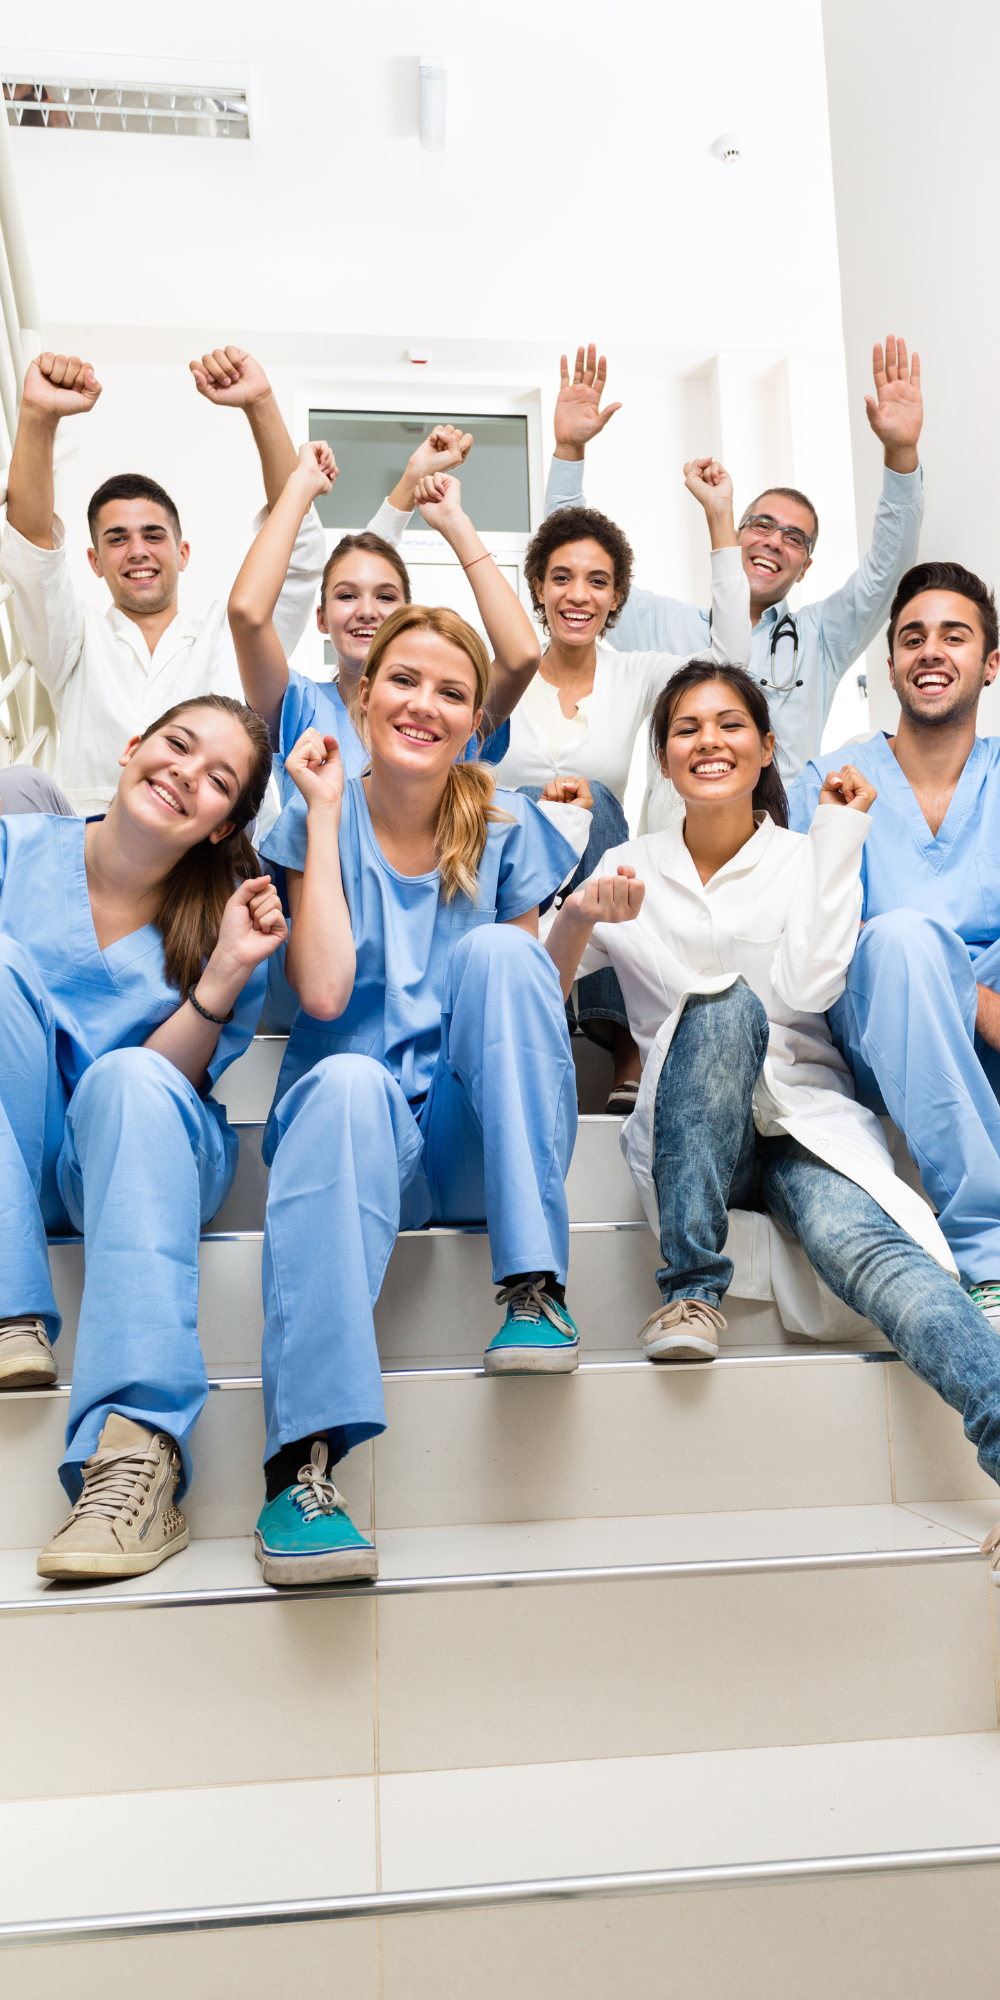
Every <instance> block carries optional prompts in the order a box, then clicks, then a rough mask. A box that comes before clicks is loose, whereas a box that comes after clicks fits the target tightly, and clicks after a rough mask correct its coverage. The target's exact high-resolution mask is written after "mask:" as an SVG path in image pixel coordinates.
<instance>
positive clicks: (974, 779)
mask: <svg viewBox="0 0 1000 2000" xmlns="http://www.w3.org/2000/svg"><path fill="white" fill-rule="evenodd" d="M876 744H877V762H878V765H879V771H880V775H881V776H882V777H884V780H885V790H886V791H887V792H888V793H890V794H891V795H892V796H893V798H894V800H895V803H896V805H897V807H898V808H899V810H900V811H901V812H902V814H903V816H904V818H905V819H906V820H907V821H908V822H909V825H910V828H911V831H912V833H913V837H914V839H915V841H916V842H917V845H918V847H921V848H922V849H923V851H924V854H925V855H926V857H927V860H928V861H929V862H930V864H931V866H932V867H933V869H934V871H935V873H938V872H939V871H940V870H941V868H942V867H943V866H944V863H945V862H946V861H947V860H948V859H949V856H950V853H951V849H952V848H953V846H954V844H955V841H956V840H957V839H958V836H959V834H960V833H961V831H962V827H963V826H964V824H965V821H966V818H967V817H968V814H969V812H970V810H971V808H972V806H973V803H974V801H975V798H976V794H977V792H978V790H979V782H980V776H981V768H982V762H983V758H984V755H985V750H984V746H983V740H982V737H980V736H977V737H976V740H975V742H974V744H973V746H972V749H971V750H970V752H969V755H968V757H967V759H966V762H965V768H964V770H963V771H962V775H961V777H960V778H959V781H958V784H957V785H956V786H955V790H954V792H953V793H952V797H951V802H950V804H949V807H948V810H947V812H946V813H945V816H944V818H943V820H942V821H941V824H940V826H939V827H938V830H937V833H932V832H931V830H930V827H929V826H928V824H927V821H926V819H925V818H924V815H923V812H922V810H921V806H920V801H919V799H918V798H917V795H916V792H915V791H914V789H913V786H912V785H911V783H910V781H909V778H908V777H907V776H906V773H905V771H904V770H903V769H902V766H901V765H900V764H899V762H898V761H897V759H896V756H895V754H894V752H893V749H892V745H891V744H890V742H889V738H888V736H887V734H886V732H885V730H882V732H881V734H880V736H879V737H878V738H876Z"/></svg>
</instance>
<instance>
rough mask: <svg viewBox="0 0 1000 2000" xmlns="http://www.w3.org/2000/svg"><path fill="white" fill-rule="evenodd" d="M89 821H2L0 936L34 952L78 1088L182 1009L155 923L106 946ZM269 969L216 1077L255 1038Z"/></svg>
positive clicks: (40, 817) (254, 980)
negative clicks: (94, 1066)
mask: <svg viewBox="0 0 1000 2000" xmlns="http://www.w3.org/2000/svg"><path fill="white" fill-rule="evenodd" d="M85 833H86V822H85V821H84V820H82V819H61V818H57V817H56V816H55V815H54V814H52V813H19V814H17V816H16V817H11V818H10V819H7V818H2V817H0V932H2V933H3V934H4V935H5V936H7V937H12V938H16V940H17V942H18V944H20V945H23V946H24V949H25V951H27V952H29V953H30V954H31V957H32V959H33V960H34V963H35V965H36V966H37V968H38V973H39V979H40V982H41V985H42V986H43V987H44V989H45V992H46V994H47V996H48V999H49V1001H50V1003H51V1006H52V1011H53V1013H54V1014H55V1018H56V1034H57V1039H56V1054H57V1059H58V1063H59V1070H60V1074H61V1076H62V1078H63V1081H64V1083H65V1085H66V1088H67V1090H68V1091H69V1092H70V1093H72V1092H73V1091H74V1090H75V1088H76V1086H77V1084H78V1082H79V1080H80V1078H81V1076H82V1075H83V1072H84V1070H85V1069H89V1067H90V1064H91V1063H92V1062H96V1060H97V1058H98V1056H103V1055H107V1053H108V1051H109V1050H110V1049H129V1048H132V1049H134V1048H139V1047H141V1046H142V1043H143V1042H145V1041H146V1040H147V1038H148V1037H149V1036H150V1035H151V1034H152V1033H153V1030H154V1029H155V1028H158V1027H159V1026H160V1024H161V1022H163V1021H167V1020H169V1018H170V1016H171V1014H175V1013H176V1012H177V1009H178V1007H179V1006H180V994H179V993H178V991H177V988H176V986H169V985H168V984H167V980H166V977H165V974H164V970H163V939H162V938H161V936H160V933H159V931H158V930H157V928H156V925H155V924H143V926H142V928H141V930H137V931H130V932H129V935H128V936H127V937H123V938H119V939H118V940H117V942H116V943H115V944H111V945H108V947H107V949H106V950H105V951H102V950H101V948H100V946H99V945H98V942H97V933H96V931H95V930H94V919H93V917H92V915H91V910H90V897H89V894H88V892H87V870H86V866H85V863H84V852H83V843H84V836H85ZM266 983H267V972H266V968H265V967H264V966H263V965H260V966H258V967H257V969H256V971H255V972H254V973H253V974H252V975H251V977H250V979H249V980H248V981H247V984H246V985H245V986H244V988H243V991H242V993H241V994H240V997H239V999H238V1000H237V1002H236V1012H235V1017H234V1019H233V1020H232V1021H231V1022H230V1023H229V1026H228V1027H225V1028H223V1030H222V1033H221V1034H220V1036H219V1040H218V1044H217V1046H216V1050H215V1054H214V1056H213V1057H212V1060H211V1062H210V1063H209V1065H208V1073H209V1076H210V1078H211V1080H212V1082H213V1083H215V1082H216V1081H217V1079H218V1078H219V1077H220V1076H221V1075H222V1072H223V1070H224V1069H226V1068H227V1067H228V1065H229V1064H230V1063H231V1062H235V1060H236V1057H237V1056H241V1055H242V1054H243V1052H244V1050H245V1049H246V1048H247V1047H248V1046H249V1044H250V1042H251V1041H252V1039H253V1034H254V1030H255V1028H256V1026H257V1022H258V1020H259V1018H260V1010H261V1007H262V1005H263V1001H264V989H265V986H266Z"/></svg>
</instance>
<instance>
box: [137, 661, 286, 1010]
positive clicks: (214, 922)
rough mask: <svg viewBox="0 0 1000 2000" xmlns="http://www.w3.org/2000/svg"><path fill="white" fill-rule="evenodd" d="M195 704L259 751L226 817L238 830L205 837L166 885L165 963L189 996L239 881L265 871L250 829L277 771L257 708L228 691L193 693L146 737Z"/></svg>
mask: <svg viewBox="0 0 1000 2000" xmlns="http://www.w3.org/2000/svg"><path fill="white" fill-rule="evenodd" d="M193 708H210V709H212V710H213V711H214V713H215V714H216V715H230V716H232V718H233V721H234V722H238V723H239V724H240V726H241V728H242V729H243V730H244V731H245V733H246V735H247V736H248V738H249V740H250V748H251V751H252V753H253V755H252V758H251V762H250V776H249V777H248V779H247V781H246V784H245V785H244V787H243V790H242V791H241V793H240V795H239V797H238V798H237V799H236V801H235V803H234V804H233V805H232V806H231V807H230V809H229V811H228V812H227V813H226V815H225V817H226V818H227V819H229V820H232V822H233V831H232V833H227V834H226V836H225V839H223V840H219V841H211V840H199V841H198V843H197V845H196V846H195V847H189V848H188V851H187V853H186V854H182V855H181V858H180V860H179V861H175V863H174V865H173V867H172V869H171V870H170V873H169V875H168V876H167V879H166V881H165V883H164V885H163V897H162V900H161V903H160V908H159V911H158V913H157V917H156V923H157V928H158V929H159V932H160V935H161V937H162V939H163V964H164V969H165V971H166V975H167V979H168V980H169V982H170V984H171V986H177V987H179V989H180V993H181V998H182V999H184V1000H186V999H187V996H188V994H189V992H190V991H191V988H192V986H196V985H197V983H198V981H199V979H200V978H201V975H202V971H203V969H204V965H205V960H206V959H207V958H210V957H211V955H212V953H213V951H214V950H215V945H216V940H217V939H218V935H219V925H220V924H221V922H222V912H223V910H224V909H225V907H226V904H227V903H228V901H229V898H230V896H231V895H232V893H233V890H234V889H235V888H236V886H237V883H238V882H242V881H245V880H246V879H247V878H248V877H252V876H254V875H257V874H259V873H260V865H259V863H258V860H257V856H256V854H255V853H254V850H253V848H252V847H251V845H250V840H249V836H248V835H247V833H246V831H245V829H246V828H247V827H248V826H249V824H250V822H251V820H255V819H256V817H257V814H258V813H259V811H260V809H261V806H262V805H263V803H264V793H265V792H266V790H267V781H268V779H269V777H270V775H271V743H270V738H269V736H268V733H267V725H266V723H263V722H262V721H261V719H260V716H259V715H255V714H254V712H253V709H252V708H247V707H245V705H244V703H243V702H241V701H232V700H231V699H230V697H229V695H227V694H199V695H192V697H191V700H190V701H179V702H177V703H176V704H175V706H174V707H173V708H168V709H167V710H166V713H165V714H163V715H161V716H159V717H158V718H157V720H156V721H155V722H151V723H150V725H149V728H148V729H146V730H144V731H143V734H142V742H143V743H145V741H146V738H147V737H148V736H155V735H156V733H157V731H158V730H161V729H165V728H166V727H167V726H168V725H169V724H170V723H171V722H176V721H177V720H178V718H179V717H180V716H182V715H188V714H189V713H190V711H191V710H192V709H193Z"/></svg>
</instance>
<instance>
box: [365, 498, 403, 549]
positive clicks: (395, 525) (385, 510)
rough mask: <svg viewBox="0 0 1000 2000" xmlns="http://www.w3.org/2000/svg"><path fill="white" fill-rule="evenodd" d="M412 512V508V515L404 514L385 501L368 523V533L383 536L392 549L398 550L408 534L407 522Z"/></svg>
mask: <svg viewBox="0 0 1000 2000" xmlns="http://www.w3.org/2000/svg"><path fill="white" fill-rule="evenodd" d="M412 511H413V510H412V508H411V510H410V514H402V513H400V510H399V508H398V507H393V506H391V505H390V503H389V501H388V500H383V502H382V505H381V507H380V508H379V510H378V513H377V514H373V515H372V518H371V520H370V521H369V523H368V530H367V532H368V533H369V534H370V535H381V537H382V540H383V541H384V542H388V543H389V544H390V546H391V547H392V548H394V549H398V547H399V544H400V542H401V541H402V539H403V536H404V535H405V533H406V527H407V522H408V521H409V520H410V515H411V514H412Z"/></svg>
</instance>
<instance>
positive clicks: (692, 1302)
mask: <svg viewBox="0 0 1000 2000" xmlns="http://www.w3.org/2000/svg"><path fill="white" fill-rule="evenodd" d="M725 1331H726V1322H725V1320H724V1319H723V1317H722V1314H721V1313H720V1312H716V1310H715V1307H714V1306H710V1305H709V1303H708V1301H707V1299H675V1300H674V1301H673V1304H672V1305H669V1306H661V1307H660V1310H659V1312H655V1313H650V1315H649V1318H648V1320H647V1321H646V1323H645V1325H644V1326H641V1327H640V1328H639V1333H638V1339H639V1340H641V1341H642V1343H643V1346H644V1347H645V1349H646V1360H647V1361H714V1360H715V1357H716V1355H717V1354H718V1352H719V1335H720V1333H725Z"/></svg>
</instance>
